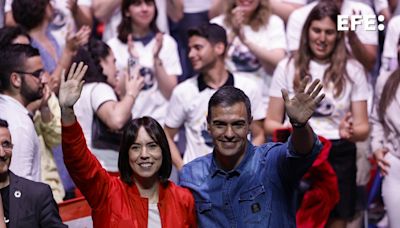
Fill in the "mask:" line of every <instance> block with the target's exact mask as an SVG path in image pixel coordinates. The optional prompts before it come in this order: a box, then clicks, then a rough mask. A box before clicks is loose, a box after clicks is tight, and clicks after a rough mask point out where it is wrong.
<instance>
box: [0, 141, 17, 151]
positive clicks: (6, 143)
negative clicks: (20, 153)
mask: <svg viewBox="0 0 400 228" xmlns="http://www.w3.org/2000/svg"><path fill="white" fill-rule="evenodd" d="M0 145H1V147H3V149H4V150H7V151H10V150H12V148H13V147H14V145H13V144H12V143H11V142H9V141H4V142H2V143H1V144H0Z"/></svg>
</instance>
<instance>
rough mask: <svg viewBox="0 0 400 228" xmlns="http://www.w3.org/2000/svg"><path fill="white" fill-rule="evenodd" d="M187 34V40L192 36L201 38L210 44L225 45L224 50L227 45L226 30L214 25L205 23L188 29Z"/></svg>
mask: <svg viewBox="0 0 400 228" xmlns="http://www.w3.org/2000/svg"><path fill="white" fill-rule="evenodd" d="M187 34H188V37H189V38H190V37H192V36H200V37H203V38H205V39H207V40H208V41H209V42H210V43H212V44H216V43H220V42H221V43H223V44H224V45H225V49H226V47H227V45H228V39H227V36H226V30H225V29H224V28H223V27H222V26H220V25H217V24H214V23H206V24H203V25H200V26H196V27H192V28H189V29H188V32H187Z"/></svg>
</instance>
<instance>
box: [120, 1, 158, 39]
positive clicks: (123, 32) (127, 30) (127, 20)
mask: <svg viewBox="0 0 400 228" xmlns="http://www.w3.org/2000/svg"><path fill="white" fill-rule="evenodd" d="M142 1H144V2H145V3H146V4H148V3H153V5H154V10H155V13H154V18H153V20H152V21H151V22H150V29H151V30H152V31H153V32H158V31H159V29H158V27H157V24H156V20H157V15H158V12H157V6H156V3H155V1H154V0H122V4H121V15H122V20H121V23H120V24H119V25H118V28H117V30H118V39H119V40H120V41H121V42H122V43H127V42H128V35H129V34H131V33H132V32H133V30H132V20H131V17H129V16H126V11H128V10H129V6H130V5H132V4H137V3H141V2H142Z"/></svg>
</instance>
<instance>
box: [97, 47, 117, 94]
mask: <svg viewBox="0 0 400 228" xmlns="http://www.w3.org/2000/svg"><path fill="white" fill-rule="evenodd" d="M115 61H116V60H115V57H114V53H113V52H112V51H111V50H110V54H109V55H107V56H106V57H105V58H102V59H100V65H101V67H102V68H103V74H104V75H106V76H107V83H108V84H110V85H111V86H112V87H113V88H115V86H116V85H117V80H116V76H117V66H116V65H115Z"/></svg>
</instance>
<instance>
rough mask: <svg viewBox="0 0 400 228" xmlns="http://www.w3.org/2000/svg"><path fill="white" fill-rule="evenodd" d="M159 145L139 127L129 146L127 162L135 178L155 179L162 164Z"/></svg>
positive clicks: (143, 180)
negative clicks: (133, 140)
mask: <svg viewBox="0 0 400 228" xmlns="http://www.w3.org/2000/svg"><path fill="white" fill-rule="evenodd" d="M162 158H163V156H162V151H161V147H160V146H159V145H158V144H157V143H156V142H155V141H154V140H153V139H152V138H151V137H150V135H149V134H148V133H147V131H146V130H145V129H144V127H140V128H139V131H138V136H137V138H136V140H135V142H134V143H133V144H132V145H131V147H130V148H129V164H130V166H131V168H132V170H133V175H134V177H135V179H136V180H138V181H142V182H148V181H157V179H158V175H157V174H158V171H159V170H160V167H161V164H162Z"/></svg>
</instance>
